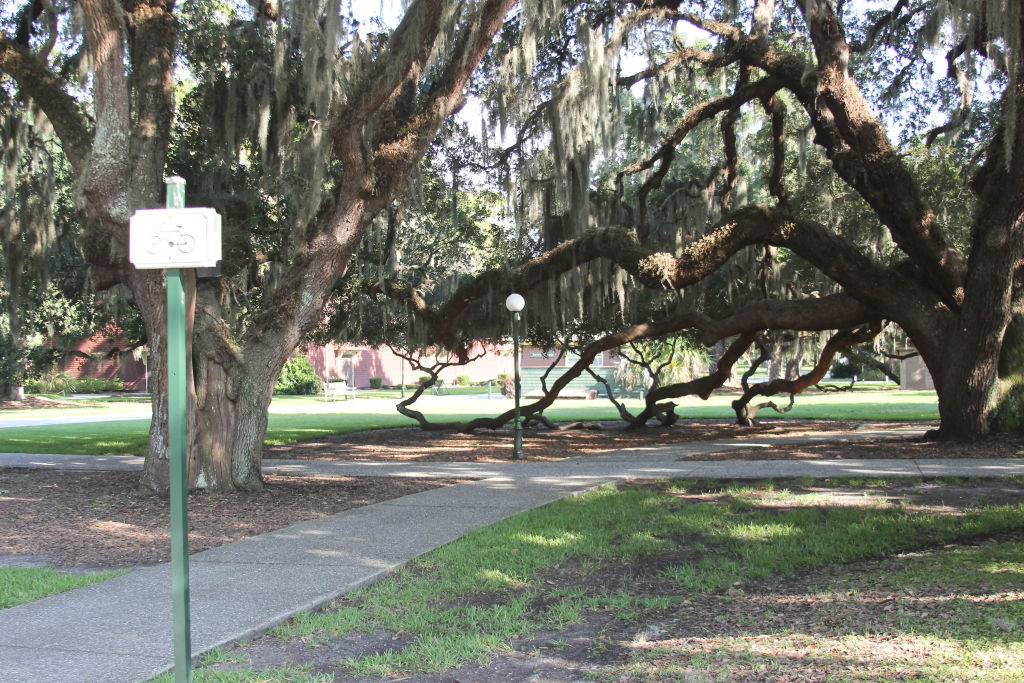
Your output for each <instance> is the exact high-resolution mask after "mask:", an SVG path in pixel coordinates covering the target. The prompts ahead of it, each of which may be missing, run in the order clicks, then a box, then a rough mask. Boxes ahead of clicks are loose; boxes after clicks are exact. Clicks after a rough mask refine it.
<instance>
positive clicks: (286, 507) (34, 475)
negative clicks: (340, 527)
mask: <svg viewBox="0 0 1024 683" xmlns="http://www.w3.org/2000/svg"><path fill="white" fill-rule="evenodd" d="M265 480H266V486H265V488H264V490H263V491H261V492H259V493H250V492H245V491H233V492H228V493H218V494H215V495H214V494H207V493H203V492H196V493H193V494H192V495H190V496H189V501H188V506H189V512H188V519H189V550H190V551H191V552H193V553H195V552H199V551H201V550H208V549H209V548H214V547H217V546H220V545H223V544H225V543H231V542H233V541H237V540H240V539H243V538H247V537H249V536H255V535H258V534H262V533H266V532H268V531H273V530H274V529H280V528H282V527H285V526H288V525H289V524H294V523H295V522H301V521H305V520H309V519H318V518H321V517H326V516H329V515H333V514H335V513H337V512H341V511H343V510H348V509H351V508H354V507H359V506H362V505H370V504H372V503H377V502H380V501H383V500H389V499H391V498H398V497H400V496H406V495H409V494H412V493H418V492H420V491H425V490H427V489H431V488H435V487H437V486H446V485H450V484H453V483H458V482H456V481H454V480H438V479H407V478H401V477H395V478H389V477H316V478H314V477H295V476H268V477H265ZM138 482H139V475H138V473H137V472H134V473H133V472H59V471H51V470H36V469H18V468H2V469H0V564H7V565H17V564H21V565H32V566H47V567H54V568H58V569H72V568H76V569H80V568H95V569H99V568H102V569H114V568H120V567H131V566H137V565H151V564H157V563H160V562H167V561H169V560H170V556H171V550H170V502H169V500H167V499H164V498H160V497H157V496H154V495H151V494H148V493H140V492H139V491H138V490H137V486H138Z"/></svg>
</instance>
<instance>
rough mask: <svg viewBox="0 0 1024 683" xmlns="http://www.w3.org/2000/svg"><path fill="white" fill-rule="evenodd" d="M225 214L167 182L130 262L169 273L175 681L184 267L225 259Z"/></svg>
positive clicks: (188, 651) (178, 663) (135, 227)
mask: <svg viewBox="0 0 1024 683" xmlns="http://www.w3.org/2000/svg"><path fill="white" fill-rule="evenodd" d="M220 223H221V221H220V215H218V214H217V212H216V211H214V210H213V209H204V208H192V209H186V208H185V179H184V178H179V177H178V176H171V177H170V178H168V179H167V208H166V209H140V210H138V211H136V212H135V213H134V214H132V218H131V224H130V228H129V239H128V259H129V260H130V261H131V263H132V265H134V266H135V267H136V268H139V269H145V268H148V269H153V270H155V269H160V270H165V271H166V273H167V432H168V434H167V455H168V460H169V464H168V466H169V468H170V487H171V491H170V493H171V607H172V615H173V619H174V680H175V681H176V682H177V683H183V682H185V683H187V682H188V681H191V680H192V628H191V624H190V621H191V619H190V616H189V585H188V460H187V459H186V458H187V452H186V437H187V436H188V434H187V430H188V424H187V421H186V403H185V387H186V382H185V380H186V377H185V369H186V367H187V366H186V360H187V359H186V357H185V323H186V321H185V287H184V283H183V282H182V280H183V269H184V268H209V267H213V266H216V265H217V262H218V261H219V260H220V257H221V225H220Z"/></svg>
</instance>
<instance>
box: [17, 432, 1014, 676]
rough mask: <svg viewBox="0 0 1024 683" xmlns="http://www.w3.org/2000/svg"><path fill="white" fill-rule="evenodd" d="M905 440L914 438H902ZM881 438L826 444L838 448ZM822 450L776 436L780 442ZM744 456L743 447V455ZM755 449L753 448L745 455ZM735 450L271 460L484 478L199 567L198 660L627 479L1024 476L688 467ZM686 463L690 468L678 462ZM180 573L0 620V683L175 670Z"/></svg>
mask: <svg viewBox="0 0 1024 683" xmlns="http://www.w3.org/2000/svg"><path fill="white" fill-rule="evenodd" d="M901 434H902V435H904V436H906V435H907V432H905V431H903V432H901ZM879 435H880V434H879V433H878V432H873V433H867V434H865V433H862V432H857V433H848V434H842V435H837V434H835V433H832V434H829V435H827V437H828V440H835V439H837V438H850V439H856V438H864V437H866V436H879ZM811 440H818V441H821V440H825V439H823V438H821V437H817V438H814V437H811V438H806V437H805V438H792V437H791V438H777V439H763V440H758V441H757V443H758V444H763V445H764V447H770V446H771V445H773V444H777V443H783V442H786V443H790V442H793V441H811ZM736 445H739V444H736ZM741 445H743V446H749V445H751V442H749V441H747V442H744V443H743V444H741ZM729 447H734V444H732V443H729V442H728V441H713V442H703V443H689V444H679V445H675V446H660V447H655V448H647V449H631V450H627V451H616V452H610V453H606V454H600V455H594V456H586V457H579V458H573V459H570V460H566V461H562V462H555V463H546V462H545V463H497V464H492V463H418V464H412V465H407V464H400V463H397V464H396V463H371V462H363V463H358V462H357V463H351V462H327V461H294V460H276V461H275V460H269V461H265V462H264V468H265V471H268V472H274V471H281V472H292V473H299V472H302V473H307V474H315V473H322V474H349V475H369V474H373V475H376V476H381V475H387V476H417V477H422V476H436V477H451V476H458V477H466V478H476V477H479V478H480V480H479V481H475V482H473V483H469V484H462V485H459V486H452V487H446V488H439V489H434V490H431V491H425V492H422V493H418V494H415V495H411V496H406V497H404V498H399V499H396V500H391V501H387V502H384V503H378V504H376V505H371V506H367V507H363V508H358V509H355V510H350V511H347V512H343V513H339V514H337V515H333V516H331V517H328V518H325V519H320V520H313V521H309V522H301V523H299V524H294V525H292V526H290V527H287V528H285V529H280V530H278V531H274V532H271V533H268V534H264V535H261V536H256V537H253V538H250V539H246V540H243V541H239V542H237V543H232V544H230V545H226V546H222V547H220V548H215V549H212V550H208V551H205V552H202V553H197V554H195V555H193V556H192V557H191V558H190V583H191V604H192V644H193V645H192V647H193V654H194V655H199V654H201V653H202V652H204V651H206V650H208V649H210V648H212V647H215V646H217V645H223V644H227V643H231V642H235V641H238V640H244V639H247V638H251V637H252V636H254V635H257V634H259V633H262V632H264V631H266V630H267V629H269V628H271V627H273V626H274V625H276V624H279V623H281V622H283V621H285V620H286V619H288V617H289V616H291V615H292V614H293V613H295V612H297V611H301V610H308V609H312V608H315V607H317V606H319V605H322V604H324V603H326V602H328V601H330V600H331V599H333V598H335V597H337V596H338V595H341V594H343V593H345V592H347V591H350V590H352V589H354V588H357V587H359V586H362V585H365V584H368V583H372V582H374V581H377V580H379V579H380V578H381V577H383V576H384V575H385V574H387V572H389V571H391V570H392V569H394V568H396V567H399V566H401V565H402V564H404V563H405V562H407V561H408V560H410V559H412V558H413V557H416V556H417V555H420V554H422V553H425V552H428V551H430V550H432V549H433V548H436V547H438V546H440V545H443V544H445V543H449V542H451V541H453V540H455V539H457V538H459V537H460V536H462V535H464V534H465V533H466V532H468V531H470V530H471V529H473V528H476V527H479V526H484V525H487V524H491V523H494V522H496V521H499V520H501V519H504V518H506V517H509V516H511V515H514V514H516V513H519V512H522V511H525V510H529V509H531V508H534V507H537V506H540V505H544V504H546V503H549V502H553V501H555V500H558V499H560V498H563V497H565V496H569V495H573V494H576V493H579V492H582V491H585V490H588V489H590V488H593V487H595V486H599V485H601V484H603V483H606V482H610V481H616V480H622V479H627V478H634V477H640V478H649V477H690V478H695V477H708V478H711V477H722V478H748V479H762V478H766V477H795V476H812V477H824V476H845V475H848V476H858V477H919V476H927V477H932V476H943V475H956V476H998V475H1009V474H1024V459H1001V460H971V459H967V460H804V461H786V460H765V461H731V462H730V461H717V462H707V461H692V460H687V459H685V458H686V457H687V456H692V455H696V454H698V453H706V452H712V451H720V450H722V449H723V448H729ZM680 458H683V459H682V460H680ZM133 460H141V459H129V458H122V457H116V458H104V459H98V458H96V459H94V458H83V457H82V456H39V455H25V456H19V455H17V454H0V466H41V467H54V468H57V467H67V468H69V469H70V468H74V469H81V468H84V467H85V466H87V465H88V464H92V465H94V466H99V467H96V469H106V468H110V469H113V468H115V467H116V468H122V467H126V466H129V467H131V466H136V465H135V463H133V462H132V461H133ZM170 584H171V581H170V567H169V566H167V565H161V566H156V567H147V568H141V569H135V570H133V571H131V572H129V573H128V574H126V575H125V576H122V577H119V578H116V579H112V580H110V581H105V582H103V583H99V584H94V585H92V586H88V587H86V588H81V589H78V590H74V591H70V592H67V593H63V594H60V595H55V596H52V597H50V598H46V599H43V600H39V601H37V602H34V603H29V604H26V605H21V606H18V607H13V608H10V609H6V610H2V611H0V680H2V681H6V682H17V681H104V682H107V681H134V680H145V679H147V678H150V677H152V676H154V675H156V674H157V673H160V672H162V671H166V670H167V669H168V668H169V667H170V666H171V664H172V663H173V652H172V645H171V643H172V635H171V609H170V606H171V600H170Z"/></svg>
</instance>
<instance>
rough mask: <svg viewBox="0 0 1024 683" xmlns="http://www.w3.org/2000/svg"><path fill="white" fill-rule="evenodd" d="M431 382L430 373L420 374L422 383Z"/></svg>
mask: <svg viewBox="0 0 1024 683" xmlns="http://www.w3.org/2000/svg"><path fill="white" fill-rule="evenodd" d="M428 382H430V375H420V384H427V383H428Z"/></svg>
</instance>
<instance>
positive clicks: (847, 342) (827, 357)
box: [732, 320, 882, 427]
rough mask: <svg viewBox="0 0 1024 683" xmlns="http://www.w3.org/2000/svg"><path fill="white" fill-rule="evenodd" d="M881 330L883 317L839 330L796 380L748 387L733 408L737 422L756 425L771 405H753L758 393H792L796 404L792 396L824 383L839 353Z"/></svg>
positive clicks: (872, 337)
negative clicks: (855, 327)
mask: <svg viewBox="0 0 1024 683" xmlns="http://www.w3.org/2000/svg"><path fill="white" fill-rule="evenodd" d="M881 331H882V322H881V320H876V321H874V322H872V323H871V324H870V325H866V326H864V327H861V328H858V329H854V330H846V331H842V332H838V333H836V334H835V335H833V336H832V337H831V338H830V339H829V340H828V343H826V344H825V348H824V349H822V351H821V354H820V355H819V356H818V362H817V363H816V364H815V366H814V367H813V368H812V369H811V371H810V372H808V373H807V374H805V375H801V376H800V377H798V378H796V379H776V380H772V381H770V382H762V383H760V384H755V385H753V386H750V387H745V390H744V392H743V395H742V396H741V397H740V398H738V399H736V400H735V401H733V402H732V408H733V410H734V411H735V412H736V422H737V424H740V425H743V426H747V427H749V426H752V425H754V424H755V422H754V417H755V416H756V415H757V411H758V410H760V409H761V408H763V407H768V404H763V405H760V406H755V407H751V406H750V401H751V400H752V399H753V398H754V397H755V396H773V395H775V394H789V395H790V397H791V400H790V407H792V396H794V395H796V394H799V393H801V392H803V391H804V390H805V389H807V388H808V387H811V386H814V385H815V384H817V383H818V382H820V381H821V380H822V378H824V377H825V373H827V372H828V370H829V368H830V367H832V360H833V359H834V358H835V355H836V353H838V352H839V351H841V350H843V349H845V348H847V347H849V346H853V345H854V344H863V343H865V342H869V341H871V340H872V339H874V338H875V337H877V336H878V335H879V333H880V332H881ZM775 410H776V411H777V412H785V410H789V408H786V409H785V410H780V409H779V408H778V407H775Z"/></svg>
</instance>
